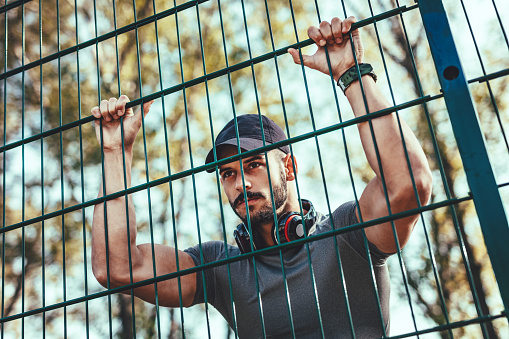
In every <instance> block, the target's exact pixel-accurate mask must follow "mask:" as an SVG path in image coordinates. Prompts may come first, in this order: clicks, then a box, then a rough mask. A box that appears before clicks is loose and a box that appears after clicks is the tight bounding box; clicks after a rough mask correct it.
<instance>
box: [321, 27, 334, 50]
mask: <svg viewBox="0 0 509 339" xmlns="http://www.w3.org/2000/svg"><path fill="white" fill-rule="evenodd" d="M320 33H321V34H322V37H323V38H324V39H325V41H327V43H328V44H329V45H332V44H333V43H334V36H333V35H332V27H331V24H330V23H329V22H328V21H322V22H320Z"/></svg>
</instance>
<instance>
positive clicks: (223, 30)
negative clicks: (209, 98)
mask: <svg viewBox="0 0 509 339" xmlns="http://www.w3.org/2000/svg"><path fill="white" fill-rule="evenodd" d="M217 7H218V12H219V22H220V25H221V37H222V43H223V53H224V59H225V64H226V67H229V62H228V50H227V48H226V37H225V29H224V25H223V13H222V10H221V0H217ZM227 75H228V90H229V94H230V102H231V107H232V111H233V120H234V122H235V138H236V140H237V152H238V153H239V154H240V153H241V148H240V137H239V128H238V123H237V111H236V108H235V100H234V96H233V86H232V80H231V72H230V71H228V73H227ZM239 164H240V175H241V178H242V186H243V187H245V186H246V181H245V177H244V165H243V161H242V159H239ZM243 195H244V206H245V208H246V219H247V228H248V231H249V235H250V237H249V238H250V246H251V250H254V242H253V239H254V237H253V229H252V227H251V217H250V214H249V207H248V205H247V202H248V199H247V192H246V190H243ZM271 195H272V196H273V194H272V193H271ZM251 260H252V262H253V270H254V280H255V286H256V295H257V299H258V312H259V317H260V325H261V330H262V335H263V337H264V338H266V336H267V334H266V329H265V318H264V314H263V304H262V297H261V290H260V281H259V277H258V270H257V265H256V260H255V257H252V259H251Z"/></svg>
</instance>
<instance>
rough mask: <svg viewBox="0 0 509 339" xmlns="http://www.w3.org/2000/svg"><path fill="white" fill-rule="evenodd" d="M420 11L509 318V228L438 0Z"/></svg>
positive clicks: (427, 1) (422, 3)
mask: <svg viewBox="0 0 509 339" xmlns="http://www.w3.org/2000/svg"><path fill="white" fill-rule="evenodd" d="M419 8H420V12H421V16H422V21H423V24H424V28H425V30H426V34H427V36H428V41H429V44H430V49H431V54H432V56H433V60H434V62H435V67H436V70H437V73H438V77H439V80H440V84H441V86H442V90H443V92H444V99H445V103H446V105H447V110H448V111H449V116H450V119H451V124H452V128H453V131H454V135H455V137H456V142H457V145H458V149H459V152H460V155H461V159H462V161H463V166H464V168H465V173H466V176H467V180H468V184H469V186H470V191H471V192H472V195H473V200H474V205H475V209H476V211H477V215H478V217H479V222H480V225H481V229H482V232H483V235H484V241H485V243H486V248H487V250H488V254H489V256H490V260H491V264H492V266H493V270H494V272H495V277H496V279H497V283H498V287H499V289H500V294H501V296H502V300H503V303H504V307H505V310H506V316H508V318H509V314H508V311H509V264H508V261H507V260H508V259H509V226H508V222H507V216H506V213H505V210H504V206H503V204H502V200H501V198H500V192H499V189H498V186H497V183H496V181H495V177H494V175H493V170H492V167H491V163H490V160H489V158H488V153H487V151H486V145H485V140H484V137H483V135H482V132H481V129H480V127H479V120H478V117H477V112H476V109H475V105H474V102H473V99H472V96H471V94H470V91H469V88H468V83H467V81H466V79H465V75H464V73H463V68H462V66H461V63H460V59H459V56H458V52H457V50H456V46H455V44H454V40H453V37H452V33H451V29H450V27H449V22H448V20H447V15H446V13H445V9H444V6H443V4H442V1H441V0H421V1H419Z"/></svg>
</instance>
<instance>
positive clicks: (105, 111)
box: [99, 100, 111, 122]
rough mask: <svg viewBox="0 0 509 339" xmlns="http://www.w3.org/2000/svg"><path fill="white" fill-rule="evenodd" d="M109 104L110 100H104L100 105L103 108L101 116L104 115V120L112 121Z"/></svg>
mask: <svg viewBox="0 0 509 339" xmlns="http://www.w3.org/2000/svg"><path fill="white" fill-rule="evenodd" d="M108 105H109V102H108V100H102V101H101V104H100V105H99V107H100V109H101V116H102V117H103V119H104V120H106V121H108V122H109V121H111V115H110V113H109V109H108Z"/></svg>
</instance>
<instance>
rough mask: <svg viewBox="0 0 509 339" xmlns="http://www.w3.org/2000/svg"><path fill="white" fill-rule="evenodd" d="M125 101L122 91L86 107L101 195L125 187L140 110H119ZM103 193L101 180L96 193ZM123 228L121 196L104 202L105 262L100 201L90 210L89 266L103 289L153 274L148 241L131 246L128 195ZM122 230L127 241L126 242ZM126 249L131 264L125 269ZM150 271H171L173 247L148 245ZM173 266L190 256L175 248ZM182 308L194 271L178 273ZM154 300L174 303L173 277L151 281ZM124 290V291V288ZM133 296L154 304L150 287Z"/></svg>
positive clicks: (192, 284) (146, 107)
mask: <svg viewBox="0 0 509 339" xmlns="http://www.w3.org/2000/svg"><path fill="white" fill-rule="evenodd" d="M127 102H129V99H128V98H127V96H125V95H122V96H121V97H120V98H119V99H118V100H117V99H114V98H111V99H110V100H109V101H106V100H103V101H102V102H101V105H100V107H94V108H93V109H92V115H93V116H94V117H96V118H97V119H98V120H96V121H95V131H96V136H97V140H98V141H99V143H101V134H100V133H101V127H100V120H99V119H101V120H102V144H103V153H104V172H105V173H104V183H105V186H106V195H107V194H111V193H114V192H118V191H121V190H124V189H125V188H126V187H127V188H129V187H130V186H131V164H132V146H133V143H134V139H135V138H136V135H137V134H138V131H139V129H140V127H141V123H142V121H141V119H142V117H141V112H140V111H138V112H136V114H133V113H132V108H129V109H127V110H126V109H125V105H126V103H127ZM151 104H152V102H149V103H146V104H144V106H143V108H144V109H143V111H144V113H145V115H146V114H147V113H148V111H149V109H150V105H151ZM121 117H124V119H123V126H124V150H125V153H124V154H125V175H126V178H127V183H124V160H123V159H124V158H123V156H122V152H123V150H122V134H121V127H120V122H121V119H120V118H121ZM101 196H103V182H102V181H101V188H100V191H99V197H101ZM128 206H129V207H128V209H129V214H128V218H129V226H127V216H126V203H125V197H124V196H122V197H120V198H117V199H113V200H109V201H107V202H106V213H107V214H106V225H107V239H108V259H109V265H107V260H106V231H105V229H106V227H105V209H104V204H103V203H99V204H97V205H95V208H94V220H93V224H92V269H93V272H94V275H95V277H96V279H97V280H98V281H99V283H100V284H101V285H103V286H105V287H107V286H108V280H109V286H110V287H111V288H113V287H118V286H123V285H126V284H129V283H131V273H130V272H131V271H132V282H137V281H142V280H146V279H150V278H153V277H154V266H153V260H152V258H153V256H152V245H151V244H141V245H136V214H135V210H134V205H133V203H132V199H131V196H129V198H128ZM128 233H129V238H130V239H129V240H130V241H128ZM129 250H130V252H131V253H130V258H131V263H132V268H131V269H130V267H129ZM154 252H155V265H156V273H157V275H158V276H160V275H164V274H168V273H172V272H175V271H177V260H176V254H175V249H174V248H172V247H169V246H163V245H160V244H154ZM178 261H179V269H180V270H183V269H186V268H191V267H194V266H195V265H194V262H193V260H192V258H191V256H190V255H189V254H187V253H185V252H182V251H179V252H178ZM181 291H182V306H189V305H190V304H191V303H192V301H193V298H194V292H195V291H196V274H188V275H185V276H182V277H181ZM157 292H158V299H159V304H160V305H162V306H173V307H176V306H179V305H180V301H179V288H178V280H177V279H171V280H166V281H163V282H159V283H157ZM127 293H129V291H127ZM134 294H135V295H136V296H137V297H139V298H141V299H143V300H145V301H148V302H151V303H155V301H156V297H155V289H154V285H153V284H150V285H146V286H144V287H139V288H136V289H135V290H134Z"/></svg>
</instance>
